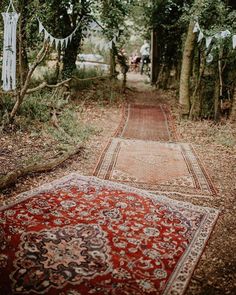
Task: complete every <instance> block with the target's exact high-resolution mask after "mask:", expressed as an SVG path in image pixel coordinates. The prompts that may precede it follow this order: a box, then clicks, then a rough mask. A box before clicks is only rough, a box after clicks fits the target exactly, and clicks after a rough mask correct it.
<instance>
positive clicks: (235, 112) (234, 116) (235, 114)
mask: <svg viewBox="0 0 236 295" xmlns="http://www.w3.org/2000/svg"><path fill="white" fill-rule="evenodd" d="M230 121H231V122H235V121H236V85H235V87H234V95H233V100H232V110H231V114H230Z"/></svg>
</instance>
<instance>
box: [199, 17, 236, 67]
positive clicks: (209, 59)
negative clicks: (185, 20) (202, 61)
mask: <svg viewBox="0 0 236 295" xmlns="http://www.w3.org/2000/svg"><path fill="white" fill-rule="evenodd" d="M193 33H198V38H197V42H198V43H200V42H201V41H202V40H203V39H204V38H205V46H206V49H208V48H209V47H210V45H211V43H212V41H213V40H214V39H217V40H220V39H221V40H223V39H226V38H229V37H232V47H233V49H235V48H236V35H235V34H232V33H231V32H230V31H229V30H225V31H220V32H217V33H215V34H214V35H212V36H205V35H204V33H203V32H202V30H201V28H200V25H199V23H198V21H196V22H195V25H194V28H193ZM212 60H213V55H212V54H211V53H209V54H208V56H207V62H208V63H210V62H212Z"/></svg>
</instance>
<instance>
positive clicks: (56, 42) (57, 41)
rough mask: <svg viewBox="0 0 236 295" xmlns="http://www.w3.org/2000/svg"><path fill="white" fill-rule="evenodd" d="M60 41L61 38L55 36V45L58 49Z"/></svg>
mask: <svg viewBox="0 0 236 295" xmlns="http://www.w3.org/2000/svg"><path fill="white" fill-rule="evenodd" d="M59 42H60V40H59V39H57V38H55V47H56V49H58V45H59Z"/></svg>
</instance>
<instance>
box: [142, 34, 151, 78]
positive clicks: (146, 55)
mask: <svg viewBox="0 0 236 295" xmlns="http://www.w3.org/2000/svg"><path fill="white" fill-rule="evenodd" d="M140 53H141V69H140V73H141V75H142V74H143V67H144V64H145V63H147V64H149V63H150V45H149V44H148V42H147V41H146V40H144V43H143V45H142V47H141V48H140Z"/></svg>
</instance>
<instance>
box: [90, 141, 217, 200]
mask: <svg viewBox="0 0 236 295" xmlns="http://www.w3.org/2000/svg"><path fill="white" fill-rule="evenodd" d="M94 175H95V176H98V177H100V178H102V179H109V180H112V181H117V182H123V183H128V184H130V185H132V186H137V187H139V188H143V189H147V190H150V191H171V192H180V193H186V194H190V195H191V194H193V195H204V196H212V195H214V194H215V193H216V192H215V189H214V186H213V185H212V182H211V180H210V177H209V176H208V174H207V173H206V171H205V169H204V167H203V165H202V164H201V162H200V161H199V159H198V157H197V155H196V153H195V152H194V150H193V148H192V146H191V145H190V144H187V143H168V142H157V141H144V140H128V139H122V138H113V139H112V140H111V142H110V143H109V144H108V146H107V148H106V149H105V150H104V152H103V153H102V155H101V157H100V160H99V162H98V164H97V166H96V168H95V171H94Z"/></svg>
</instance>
